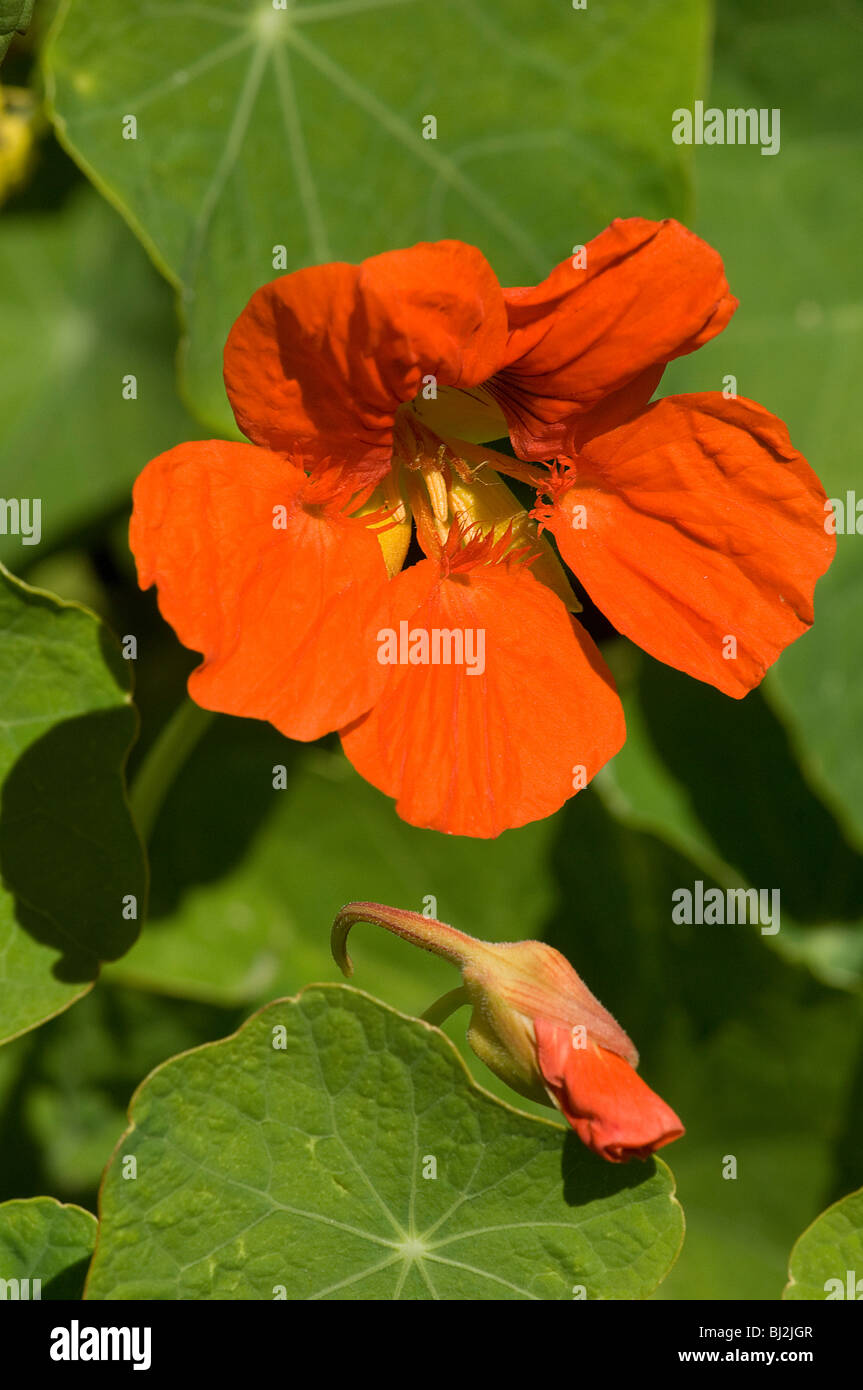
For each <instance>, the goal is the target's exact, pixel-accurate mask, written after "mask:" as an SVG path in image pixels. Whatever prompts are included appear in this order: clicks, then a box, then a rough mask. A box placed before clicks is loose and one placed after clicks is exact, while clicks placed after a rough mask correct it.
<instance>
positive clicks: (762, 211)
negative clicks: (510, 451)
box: [661, 0, 863, 844]
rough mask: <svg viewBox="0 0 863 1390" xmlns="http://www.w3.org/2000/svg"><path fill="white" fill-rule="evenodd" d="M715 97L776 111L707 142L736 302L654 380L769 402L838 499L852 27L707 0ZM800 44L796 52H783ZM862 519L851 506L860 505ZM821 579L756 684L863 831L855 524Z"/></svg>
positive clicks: (709, 214) (849, 382) (862, 101)
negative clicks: (695, 346)
mask: <svg viewBox="0 0 863 1390" xmlns="http://www.w3.org/2000/svg"><path fill="white" fill-rule="evenodd" d="M716 51H717V61H716V70H715V78H714V82H713V85H712V88H711V93H710V101H711V103H712V104H715V105H716V106H719V107H722V108H727V107H744V108H746V107H753V106H754V107H756V108H760V107H767V108H774V107H775V108H779V109H780V110H781V121H782V124H781V132H782V143H781V150H780V152H779V154H778V155H776V156H775V157H762V156H761V154H760V153H759V151H758V149H757V148H754V147H752V146H725V147H718V146H704V147H703V148H702V149H700V150H699V152H698V156H697V183H698V219H697V224H696V229H697V230H698V231H699V232H700V233H701V235H702V236H704V237H706V238H707V240H708V241H711V242H712V243H713V244H714V245H715V246H716V247H717V248H718V249H719V250H720V252H721V253H722V255H723V257H724V259H725V264H726V269H727V272H728V279H729V282H730V284H731V288H732V290H733V291H734V292H735V293H736V294H737V295H738V296H739V297H740V301H741V304H740V308H739V309H738V311H737V314H736V315H735V317H734V319H733V320H732V322H731V325H730V326H729V328H728V329H727V330H726V331H725V333H723V334H722V336H721V337H720V338H719V339H717V340H715V341H714V342H713V343H710V344H708V346H707V347H705V348H703V349H700V350H699V351H698V352H697V353H694V354H693V355H692V356H691V357H689V358H687V359H686V360H685V361H684V360H683V359H680V360H679V361H678V362H676V363H673V364H672V366H671V367H670V369H669V371H668V373H667V374H666V378H665V380H664V381H663V385H662V388H661V391H662V394H665V393H667V392H670V391H672V390H720V389H721V388H722V381H723V376H724V375H725V374H726V373H733V374H734V375H735V376H736V378H737V389H738V391H739V392H740V394H741V395H745V396H749V397H752V398H754V399H755V400H758V401H760V402H761V403H762V404H764V405H766V406H767V407H768V408H769V409H770V410H772V411H774V412H775V413H776V414H778V415H780V416H781V417H782V418H783V419H784V420H785V421H786V422H787V424H788V426H789V429H790V431H791V437H792V439H793V440H794V442H795V444H796V445H797V447H798V448H800V449H801V450H802V451H803V453H804V454H805V455H806V456H807V458H808V459H809V462H810V463H811V465H812V467H813V468H814V469H815V471H816V472H817V473H818V475H819V476H820V477H821V479H822V481H823V483H824V486H825V488H826V491H827V493H828V496H830V497H837V498H840V499H843V501H844V499H845V494H846V491H847V490H849V489H850V490H854V489H856V492H857V495H858V497H859V498H860V500H861V501H863V488H861V487H860V483H859V468H858V462H857V455H858V439H857V436H858V428H857V421H858V416H859V382H860V378H861V375H863V300H861V297H860V294H859V292H858V290H857V286H858V284H859V258H860V257H859V236H858V229H859V227H860V225H861V221H863V135H861V131H863V91H861V87H860V83H859V82H858V81H857V76H856V75H857V73H858V72H859V69H860V64H861V62H863V28H861V26H860V23H859V18H858V17H857V16H856V15H855V13H854V12H852V11H851V10H849V9H835V10H833V11H831V12H830V13H829V14H823V13H820V12H816V11H815V10H813V8H812V6H811V5H810V4H808V0H789V3H787V4H783V5H782V6H781V7H776V6H771V5H769V4H765V3H763V0H759V3H752V0H726V3H725V4H723V5H722V6H720V8H719V28H718V33H717V50H716ZM792 54H794V55H796V56H795V58H794V59H793V61H792V58H791V55H792ZM861 525H863V518H861ZM838 539H839V554H838V557H837V559H836V561H835V562H834V564H833V566H832V568H831V569H830V570H829V571H828V573H827V575H826V576H825V577H824V578H823V579H821V580H820V581H819V584H818V588H817V591H816V600H815V612H816V618H815V625H814V627H813V629H812V630H811V631H810V632H809V633H807V634H806V636H804V637H802V638H801V639H800V640H799V641H798V642H796V643H795V644H794V645H793V646H792V647H791V648H790V649H789V650H788V651H787V652H786V653H785V654H784V655H783V656H782V657H781V658H780V660H779V662H778V664H777V666H776V667H775V668H774V670H773V672H771V674H770V675H769V677H768V679H767V681H766V684H765V689H766V691H767V693H768V695H769V697H770V698H771V700H772V701H773V702H774V704H775V707H776V709H777V710H778V711H779V712H780V714H781V715H782V716H783V718H784V719H785V720H786V721H787V723H788V726H789V728H790V730H791V732H792V734H793V737H794V742H795V746H796V749H797V752H798V754H799V757H800V759H801V762H802V765H803V767H804V769H805V770H806V773H807V775H808V776H809V778H810V779H811V781H812V782H813V784H814V785H815V786H816V787H817V788H818V789H819V791H820V792H821V793H822V794H823V795H825V796H826V797H827V798H828V799H829V801H830V803H831V804H832V805H833V807H834V809H835V812H836V814H837V815H838V816H840V817H841V819H842V820H843V823H844V824H845V826H846V828H847V831H848V833H849V834H851V835H853V836H854V838H855V839H856V841H857V842H858V844H859V843H861V842H863V744H861V740H860V738H859V736H858V734H859V728H860V722H861V717H863V687H861V682H860V679H859V672H860V665H861V660H863V635H861V634H863V599H861V594H863V536H861V535H857V534H856V533H855V534H849V535H844V536H840V537H839V538H838Z"/></svg>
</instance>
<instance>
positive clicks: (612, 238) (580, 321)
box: [490, 217, 737, 459]
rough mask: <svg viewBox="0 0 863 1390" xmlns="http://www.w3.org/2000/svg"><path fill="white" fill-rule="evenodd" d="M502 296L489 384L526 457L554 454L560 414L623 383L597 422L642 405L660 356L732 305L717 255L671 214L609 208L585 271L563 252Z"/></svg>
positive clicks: (680, 348)
mask: <svg viewBox="0 0 863 1390" xmlns="http://www.w3.org/2000/svg"><path fill="white" fill-rule="evenodd" d="M504 295H505V298H506V301H507V307H508V311H509V326H510V335H509V342H508V345H507V361H506V366H505V367H504V369H503V370H502V371H500V372H499V373H498V374H497V376H496V377H495V379H494V381H493V382H491V383H490V389H491V390H492V391H493V393H494V395H495V396H496V398H497V400H498V403H499V404H500V406H501V409H502V410H503V412H504V414H505V415H506V417H507V420H508V422H509V427H510V436H511V438H512V443H513V447H514V448H515V451H516V453H518V454H520V455H521V457H523V458H526V459H539V458H551V457H553V456H555V455H557V454H559V453H561V452H562V451H563V449H564V444H565V440H566V437H567V430H566V423H565V422H566V421H567V420H568V419H569V418H570V417H572V416H573V415H574V414H582V413H584V412H588V411H589V410H590V409H591V408H592V407H594V406H597V405H598V404H599V403H600V402H601V401H602V400H603V399H604V398H605V397H606V396H609V395H610V394H611V393H613V392H618V391H620V390H621V389H622V388H623V387H625V386H627V385H629V384H632V388H633V389H632V390H631V391H629V392H626V393H624V394H623V395H621V396H620V397H619V398H618V400H617V401H616V402H615V406H616V409H617V410H618V411H619V412H620V413H619V414H618V415H616V416H615V418H614V419H613V420H609V419H608V418H607V414H606V416H605V417H604V418H603V420H602V427H603V428H608V427H609V425H610V424H617V423H619V421H620V420H622V419H625V418H627V415H628V414H631V413H632V412H633V411H634V410H636V409H640V408H641V407H643V406H644V405H646V404H647V402H648V401H649V400H650V397H651V396H652V395H653V392H654V390H655V389H656V385H657V383H658V380H659V377H660V376H661V374H662V368H663V367H664V365H665V363H666V362H669V361H671V359H672V358H674V357H679V356H681V354H683V353H687V352H692V351H693V350H694V349H695V348H697V347H699V346H700V345H701V344H702V343H705V342H707V341H708V339H710V338H713V337H715V335H716V334H717V333H720V332H721V331H722V329H723V328H724V327H725V325H726V324H727V322H728V320H729V319H730V317H731V315H732V314H733V312H734V310H735V308H736V307H737V300H736V299H735V298H734V297H733V295H731V294H730V293H729V290H728V284H727V281H726V279H725V273H724V271H723V269H722V261H721V260H720V258H719V256H718V254H717V253H716V252H715V251H714V250H713V249H712V248H711V247H710V246H708V245H707V243H706V242H704V241H702V240H701V239H700V238H699V237H697V236H695V235H694V234H693V233H692V232H690V231H687V229H686V228H685V227H682V226H681V225H680V223H679V222H675V221H674V220H673V219H671V218H669V219H666V221H664V222H649V221H647V220H646V219H645V218H643V217H630V218H626V219H621V218H617V219H615V221H614V222H612V223H611V226H610V227H607V228H606V229H605V231H603V232H600V234H599V236H597V237H594V239H593V240H592V241H591V242H589V243H588V245H587V247H586V264H585V266H584V268H583V269H578V270H576V269H575V268H574V267H573V263H572V260H566V261H563V262H562V263H561V264H560V265H559V266H557V267H556V269H555V270H553V271H552V273H551V275H549V277H548V279H546V280H544V281H543V283H542V284H541V285H537V286H536V288H535V289H506V290H504ZM584 426H585V428H586V432H587V433H593V432H595V429H593V428H591V426H590V425H589V423H588V421H587V420H585V421H584Z"/></svg>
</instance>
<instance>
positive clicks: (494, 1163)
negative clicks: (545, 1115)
mask: <svg viewBox="0 0 863 1390" xmlns="http://www.w3.org/2000/svg"><path fill="white" fill-rule="evenodd" d="M282 1029H283V1030H284V1032H283V1033H280V1030H282ZM130 1118H131V1121H132V1125H131V1128H130V1129H129V1131H128V1132H127V1134H126V1135H125V1136H124V1138H123V1140H122V1141H121V1144H120V1146H119V1148H118V1151H117V1157H116V1158H115V1160H114V1162H113V1163H112V1165H111V1167H110V1168H109V1169H108V1172H107V1173H106V1176H105V1183H104V1187H103V1191H102V1201H101V1228H100V1236H99V1244H98V1249H97V1251H96V1256H95V1259H94V1262H93V1266H92V1271H91V1275H90V1280H89V1283H88V1289H87V1293H88V1297H90V1298H119V1299H136V1298H146V1299H210V1298H215V1299H219V1298H228V1299H273V1298H275V1297H278V1296H279V1295H280V1293H281V1296H282V1297H287V1298H289V1299H318V1298H334V1299H393V1298H405V1299H429V1298H441V1299H494V1300H499V1299H507V1300H510V1299H512V1300H516V1299H571V1298H572V1297H573V1296H574V1286H575V1285H583V1286H584V1288H585V1291H586V1296H587V1297H588V1298H644V1297H645V1296H646V1295H647V1294H648V1293H649V1292H650V1290H651V1289H652V1288H654V1287H655V1285H656V1284H657V1283H658V1282H659V1280H660V1279H661V1278H662V1277H663V1276H664V1275H665V1274H666V1273H667V1271H668V1269H669V1267H670V1265H671V1264H672V1262H673V1260H674V1258H675V1255H676V1253H677V1250H678V1248H679V1246H680V1242H681V1239H682V1233H683V1216H682V1212H681V1210H680V1208H679V1206H678V1205H677V1203H676V1202H675V1200H674V1185H673V1182H672V1179H671V1174H670V1173H669V1171H668V1169H667V1168H666V1167H665V1165H664V1164H663V1163H659V1162H655V1161H651V1162H649V1163H647V1164H644V1165H640V1164H639V1165H633V1166H630V1167H627V1168H618V1167H610V1166H609V1165H606V1164H604V1163H602V1161H601V1160H597V1159H596V1158H595V1157H594V1156H593V1155H591V1154H589V1153H588V1152H587V1151H586V1150H585V1149H583V1148H582V1146H581V1145H580V1144H579V1143H578V1141H577V1140H576V1139H575V1137H574V1135H572V1134H571V1133H568V1132H566V1131H564V1130H562V1129H561V1128H560V1127H559V1126H557V1125H554V1124H550V1123H547V1122H546V1123H543V1122H541V1121H538V1120H534V1119H531V1118H529V1117H528V1116H525V1115H522V1114H519V1112H518V1111H516V1110H514V1109H512V1107H511V1106H508V1105H503V1104H501V1103H500V1102H498V1101H496V1100H494V1099H492V1097H491V1096H489V1095H487V1094H485V1093H484V1092H483V1091H481V1090H480V1089H479V1088H478V1087H476V1086H474V1085H473V1084H472V1083H471V1081H470V1080H469V1078H468V1076H467V1073H466V1071H465V1069H464V1066H463V1064H462V1062H461V1061H460V1059H459V1057H458V1055H457V1054H456V1052H455V1050H454V1048H453V1047H452V1046H451V1044H450V1043H449V1042H448V1041H447V1040H446V1038H444V1037H443V1035H442V1034H441V1033H439V1032H438V1030H437V1029H434V1028H431V1027H430V1026H429V1025H428V1024H425V1023H421V1022H419V1021H418V1020H416V1019H410V1018H406V1017H404V1015H402V1014H398V1013H396V1012H395V1011H394V1010H392V1009H389V1008H387V1007H385V1006H384V1005H383V1004H380V1003H378V1002H377V1001H376V1000H374V999H371V998H370V997H369V996H368V995H366V994H362V993H360V992H359V991H357V990H354V989H350V988H348V987H347V986H346V985H333V986H323V987H317V988H312V989H307V990H304V991H303V992H302V994H300V995H299V997H298V998H297V999H294V1000H279V1001H277V1002H276V1003H274V1004H271V1005H269V1006H268V1007H267V1008H265V1009H262V1010H261V1012H260V1013H258V1014H256V1015H255V1016H254V1017H253V1018H251V1019H250V1020H249V1022H248V1023H247V1024H245V1025H244V1027H243V1028H241V1029H240V1031H239V1032H238V1033H235V1034H234V1036H233V1037H231V1038H227V1039H226V1040H225V1041H224V1042H220V1043H213V1044H210V1045H209V1046H206V1047H202V1048H199V1049H198V1050H196V1051H194V1052H190V1053H186V1054H185V1056H183V1057H178V1058H175V1059H174V1060H173V1061H171V1062H167V1063H166V1064H165V1065H164V1066H163V1067H160V1068H159V1069H158V1070H157V1071H155V1072H153V1073H152V1075H151V1076H150V1077H148V1079H147V1080H146V1081H145V1082H144V1084H143V1086H142V1087H141V1089H140V1090H139V1092H138V1093H137V1095H136V1097H135V1100H134V1102H133V1105H132V1110H131V1112H130ZM130 1157H134V1158H135V1160H136V1172H137V1176H136V1177H135V1178H134V1179H130V1178H128V1177H126V1178H124V1176H123V1167H124V1163H126V1164H127V1169H126V1171H127V1173H128V1171H129V1168H128V1159H129V1158H130ZM431 1160H434V1163H433V1164H432V1162H431ZM432 1174H434V1176H432Z"/></svg>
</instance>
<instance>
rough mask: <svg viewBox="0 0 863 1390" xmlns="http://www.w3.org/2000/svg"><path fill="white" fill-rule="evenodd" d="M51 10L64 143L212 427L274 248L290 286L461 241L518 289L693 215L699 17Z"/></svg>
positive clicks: (461, 3)
mask: <svg viewBox="0 0 863 1390" xmlns="http://www.w3.org/2000/svg"><path fill="white" fill-rule="evenodd" d="M64 16H65V17H64V19H62V20H61V22H60V27H59V28H58V30H56V31H55V36H54V40H53V42H52V43H51V44H50V47H49V50H48V52H47V54H46V77H47V83H48V90H49V96H50V100H51V104H52V110H53V115H54V119H55V122H56V125H57V129H58V132H59V134H60V136H61V139H62V140H63V142H64V143H65V144H66V146H67V148H68V149H69V150H70V151H71V153H72V154H73V155H74V157H75V158H76V159H77V160H78V162H79V163H80V164H81V165H82V167H83V168H84V169H85V170H86V171H87V173H88V174H89V175H90V177H91V178H93V180H94V181H95V182H96V183H97V185H98V186H99V187H100V188H101V189H102V190H103V191H104V192H105V194H106V196H107V197H108V198H110V200H111V201H112V202H114V203H115V204H116V206H117V207H119V208H120V210H121V211H122V212H123V214H124V216H125V217H126V218H127V219H128V220H129V222H130V224H131V225H132V226H133V227H134V228H135V230H136V231H137V232H138V235H139V236H140V237H141V239H142V240H143V241H144V243H145V245H146V246H147V247H148V248H149V250H150V252H151V254H152V255H153V256H154V258H155V259H156V260H157V262H158V264H159V265H160V266H161V267H162V269H163V270H164V272H165V274H166V275H167V276H168V277H169V278H170V280H171V281H172V283H173V284H174V285H175V286H176V287H177V289H178V290H179V291H180V295H181V304H182V309H183V313H184V317H185V320H186V327H187V332H188V343H187V350H186V359H185V370H186V380H187V387H188V391H189V394H190V397H191V398H192V399H193V400H194V401H195V403H196V405H197V407H198V408H199V409H200V411H201V412H202V414H203V416H204V418H206V419H207V420H208V421H210V422H212V423H213V426H214V428H216V427H217V428H218V429H219V430H220V431H221V432H223V433H227V432H228V431H229V430H232V429H233V422H232V417H231V415H230V411H229V410H228V408H227V403H226V401H225V396H224V391H223V387H222V382H221V352H222V346H223V344H224V341H225V338H226V336H227V332H228V329H229V328H230V325H231V323H232V321H233V319H234V318H235V317H236V315H237V314H238V313H239V312H240V310H241V309H242V308H243V306H244V304H245V302H246V300H247V299H248V297H249V295H250V294H251V293H252V291H253V290H255V289H256V288H257V287H258V286H259V285H260V284H263V283H264V282H265V281H268V280H272V279H273V278H274V276H275V274H276V273H277V271H275V270H274V248H276V247H279V246H281V247H284V248H286V253H287V268H288V269H289V270H291V269H296V268H297V267H299V266H302V265H306V264H309V263H313V262H320V261H329V260H350V261H357V260H360V259H362V258H363V257H365V256H369V255H372V254H375V253H377V252H379V251H384V250H386V249H388V248H391V247H396V246H406V245H410V244H411V243H413V242H415V241H419V240H423V239H437V238H439V237H458V238H461V239H462V240H465V241H469V242H472V243H474V244H475V245H477V246H480V247H481V248H482V249H483V250H484V251H485V252H486V254H487V255H488V257H489V259H490V261H491V263H492V265H493V266H494V268H495V269H496V271H497V272H498V274H499V275H500V277H501V279H502V281H503V282H504V283H510V284H518V285H521V284H528V283H531V282H532V281H535V280H537V279H538V278H541V277H543V276H544V275H546V274H548V272H549V271H550V270H551V268H552V266H553V265H555V264H556V263H557V262H559V261H560V260H562V259H563V258H564V256H566V255H568V254H569V253H570V250H571V247H572V246H573V244H575V243H581V242H584V241H586V240H587V239H588V237H589V236H592V235H593V234H594V233H595V232H597V231H598V230H599V229H600V227H602V226H603V225H604V224H605V223H606V222H608V221H609V220H610V219H611V218H612V217H615V216H617V215H620V214H630V213H641V214H643V215H646V216H662V215H665V214H669V213H676V214H685V212H686V209H687V203H688V190H689V180H688V171H689V166H690V153H689V151H686V150H684V149H682V148H681V147H680V146H677V145H674V144H673V143H672V141H671V139H670V113H671V111H672V110H673V109H674V108H675V107H677V106H680V105H686V104H688V103H690V102H691V100H692V99H693V96H694V95H695V92H696V83H697V80H698V78H699V76H700V69H701V65H702V61H703V55H704V51H705V45H706V39H707V29H708V18H707V5H706V3H705V0H659V3H657V4H655V5H653V6H652V7H650V9H649V10H646V9H644V8H643V7H636V8H635V9H633V6H632V5H631V3H630V0H606V2H605V3H604V4H602V5H591V6H589V7H588V8H587V9H586V10H584V11H574V10H573V9H572V7H571V6H569V5H567V4H565V3H561V0H539V3H534V4H533V5H532V6H530V7H527V6H525V4H524V3H523V0H467V2H466V0H440V3H436V4H434V5H429V4H423V3H422V2H421V0H335V2H334V3H330V2H329V0H323V3H321V2H320V0H318V2H317V3H309V4H304V5H300V6H297V7H292V8H291V9H289V10H285V11H279V10H275V9H274V8H273V6H272V4H271V2H270V0H257V3H255V4H254V5H250V4H249V2H248V0H221V3H220V4H219V5H218V6H211V7H209V8H206V9H204V8H202V7H200V6H195V5H183V4H179V5H162V6H158V7H154V6H152V5H150V4H147V3H145V0H128V3H126V4H124V5H123V6H122V7H120V8H118V7H117V5H116V4H115V3H114V0H70V3H68V4H67V5H66V7H65V9H64ZM426 116H434V117H435V119H436V121H437V138H436V139H424V138H423V122H424V118H425V117H426ZM127 117H134V118H135V120H136V122H137V126H136V130H135V136H136V138H134V139H131V138H126V139H124V138H123V122H124V119H125V118H127ZM427 129H428V127H427ZM127 131H131V126H129V125H128V124H127Z"/></svg>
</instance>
